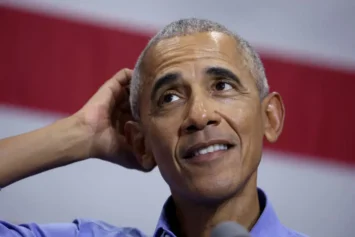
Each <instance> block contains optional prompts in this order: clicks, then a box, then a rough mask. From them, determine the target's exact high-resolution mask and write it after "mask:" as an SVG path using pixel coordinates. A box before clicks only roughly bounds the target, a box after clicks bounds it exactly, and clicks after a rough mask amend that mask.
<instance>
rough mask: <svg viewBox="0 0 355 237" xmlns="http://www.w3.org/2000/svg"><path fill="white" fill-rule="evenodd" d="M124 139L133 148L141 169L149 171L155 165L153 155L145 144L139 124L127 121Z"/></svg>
mask: <svg viewBox="0 0 355 237" xmlns="http://www.w3.org/2000/svg"><path fill="white" fill-rule="evenodd" d="M124 133H125V137H126V141H127V143H128V145H129V146H130V147H132V149H133V153H134V155H135V157H136V159H137V162H138V163H139V164H140V165H141V167H142V168H143V170H146V171H150V170H152V169H154V167H155V166H156V163H155V159H154V156H153V154H152V152H151V150H150V149H149V147H148V146H149V145H148V144H146V141H145V137H144V134H143V131H142V129H141V125H140V124H139V123H138V122H135V121H128V122H126V124H125V127H124Z"/></svg>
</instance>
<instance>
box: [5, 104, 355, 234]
mask: <svg viewBox="0 0 355 237" xmlns="http://www.w3.org/2000/svg"><path fill="white" fill-rule="evenodd" d="M59 117H61V115H50V114H44V113H35V112H32V113H31V112H30V111H28V110H27V111H26V110H17V109H12V108H8V107H4V106H3V107H1V106H0V137H6V136H10V135H15V134H18V133H21V132H25V131H30V130H32V129H35V128H39V127H41V126H43V125H46V124H48V123H51V122H53V121H54V120H55V119H57V118H59ZM299 158H300V157H297V155H291V154H280V153H273V152H270V151H268V152H265V154H264V159H263V162H262V164H261V167H260V170H259V186H260V187H262V188H263V189H264V190H266V192H267V193H268V195H269V198H270V199H271V201H272V203H273V205H274V206H275V208H276V211H277V212H278V214H279V216H280V218H281V220H282V221H283V222H284V223H285V224H287V225H289V226H290V227H293V228H295V229H297V230H299V231H302V232H305V233H307V234H309V235H311V236H324V237H326V236H329V237H331V236H352V235H353V233H355V225H354V223H353V221H354V220H355V212H354V209H353V200H355V172H354V171H355V169H350V168H346V167H341V166H337V165H335V164H322V163H319V162H308V161H306V159H299ZM127 181H129V182H127ZM143 184H144V185H143ZM138 187H139V188H138ZM168 195H169V190H168V188H167V186H166V184H165V183H164V181H163V179H162V178H161V177H160V174H159V172H158V170H155V171H154V172H152V173H149V174H143V173H140V172H134V171H129V170H125V169H123V168H120V167H118V166H115V165H111V164H108V163H104V162H100V161H97V160H88V161H85V162H81V163H77V164H74V165H70V166H67V167H63V168H60V169H56V170H53V171H50V172H46V173H43V174H40V175H37V176H35V177H31V178H28V179H26V180H23V181H20V182H18V183H16V184H13V185H11V186H10V187H8V188H5V189H3V190H2V191H1V202H0V210H1V212H0V219H5V220H12V221H18V222H30V221H35V222H41V223H43V222H45V223H46V222H60V221H64V222H65V221H71V220H72V219H74V218H76V217H85V218H95V219H101V220H104V221H108V222H110V223H112V224H115V225H118V226H136V227H139V228H141V229H142V230H143V231H145V232H146V233H152V232H153V230H154V227H155V224H156V220H157V218H158V216H159V214H160V209H161V206H162V204H163V203H164V201H165V198H166V197H167V196H168Z"/></svg>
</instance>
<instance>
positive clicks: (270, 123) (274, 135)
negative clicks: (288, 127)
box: [263, 92, 285, 143]
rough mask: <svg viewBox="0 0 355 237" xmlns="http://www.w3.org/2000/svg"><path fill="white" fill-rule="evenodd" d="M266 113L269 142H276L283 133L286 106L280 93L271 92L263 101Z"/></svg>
mask: <svg viewBox="0 0 355 237" xmlns="http://www.w3.org/2000/svg"><path fill="white" fill-rule="evenodd" d="M263 108H264V113H265V121H264V122H265V137H266V139H267V140H268V141H269V142H272V143H273V142H276V141H277V139H278V137H279V136H280V135H281V132H282V129H283V124H284V119H285V108H284V104H283V102H282V98H281V96H280V94H279V93H277V92H273V93H270V94H269V95H268V96H267V97H266V98H265V99H264V101H263Z"/></svg>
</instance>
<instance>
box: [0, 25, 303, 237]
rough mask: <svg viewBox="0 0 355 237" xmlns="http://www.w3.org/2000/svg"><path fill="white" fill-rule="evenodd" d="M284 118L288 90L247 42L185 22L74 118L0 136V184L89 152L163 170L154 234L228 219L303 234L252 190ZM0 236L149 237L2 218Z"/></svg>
mask: <svg viewBox="0 0 355 237" xmlns="http://www.w3.org/2000/svg"><path fill="white" fill-rule="evenodd" d="M132 73H133V74H132ZM131 77H132V80H131ZM129 84H130V90H129V91H128V90H127V88H128V85H129ZM128 97H129V101H128ZM129 102H130V103H129ZM142 105H144V106H142ZM130 109H131V110H130ZM131 115H132V116H133V117H132V116H131ZM283 120H284V106H283V103H282V100H281V96H280V95H279V94H278V93H275V92H273V93H269V88H268V83H267V79H266V77H265V73H264V69H263V65H262V63H261V61H260V59H259V57H258V55H257V54H256V52H254V50H253V49H252V48H251V47H250V46H249V44H248V43H247V42H246V41H244V40H243V39H241V38H240V37H238V36H237V35H234V34H233V33H232V32H230V31H229V30H227V29H226V28H225V27H223V26H221V25H219V24H217V23H214V22H211V21H207V20H200V19H184V20H179V21H176V22H173V23H171V24H169V25H168V26H166V27H165V28H164V29H163V30H162V31H160V32H159V33H158V34H157V35H156V36H155V37H154V38H153V39H152V40H151V41H150V42H149V44H148V46H147V47H146V48H145V50H144V51H143V52H142V54H141V56H140V57H139V59H138V61H137V64H136V67H135V68H134V71H133V72H132V71H131V70H128V69H123V70H121V71H120V72H118V73H117V74H116V75H115V76H114V77H113V78H112V79H110V80H109V81H107V82H106V83H105V84H104V85H103V86H102V87H101V88H100V89H99V90H98V92H97V93H96V94H95V95H94V96H93V97H92V98H91V99H90V100H89V101H88V102H87V104H86V105H84V107H83V108H82V109H80V110H79V111H78V112H77V113H75V114H74V115H72V116H70V117H68V118H65V119H62V120H60V121H57V122H55V123H54V124H52V125H50V126H48V127H45V128H42V129H39V130H36V131H33V132H30V133H26V134H22V135H19V136H15V137H10V138H7V139H4V140H1V141H0V150H1V157H0V185H1V186H2V187H5V186H7V185H9V184H11V183H13V182H16V181H18V180H20V179H22V178H25V177H28V176H30V175H33V174H36V173H39V172H42V171H44V170H49V169H52V168H55V167H58V166H63V165H66V164H70V163H73V162H77V161H81V160H85V159H87V158H89V157H99V158H101V159H103V160H106V161H111V162H114V163H117V164H119V165H122V166H124V167H127V168H132V169H139V170H142V171H150V170H152V169H153V168H154V167H155V166H158V168H159V170H160V172H161V174H162V177H163V178H164V180H165V181H166V182H167V184H168V185H169V187H170V190H171V197H170V198H169V199H168V200H167V202H166V203H165V205H164V207H163V211H162V215H161V218H160V219H159V221H158V224H157V228H156V231H155V233H154V237H160V236H169V237H174V236H187V237H194V236H201V237H207V236H209V235H210V232H211V230H212V229H213V227H215V226H216V225H217V224H219V223H221V222H224V221H235V222H238V223H239V224H241V225H242V226H244V227H245V228H246V229H248V230H249V231H250V232H251V235H252V236H253V237H261V236H273V237H276V236H280V237H281V236H282V237H283V236H303V235H301V234H298V233H296V232H294V231H291V230H289V229H287V228H286V227H283V226H282V225H281V224H280V222H279V220H278V219H277V217H276V214H275V213H274V211H273V209H272V206H271V204H270V203H269V201H268V200H267V198H266V196H265V194H264V193H263V191H262V190H261V189H258V188H257V169H258V165H259V163H260V159H261V156H262V146H263V139H264V137H265V138H266V139H267V140H268V141H269V142H275V141H276V140H277V139H278V136H279V135H280V134H281V131H282V127H283ZM0 236H6V237H7V236H67V237H70V236H144V234H143V233H141V232H140V231H139V230H138V229H132V228H117V227H114V226H110V225H108V224H105V223H103V222H95V221H88V220H76V221H74V222H73V223H70V224H67V225H53V224H52V225H35V224H31V225H22V226H14V225H11V224H10V223H6V222H1V225H0Z"/></svg>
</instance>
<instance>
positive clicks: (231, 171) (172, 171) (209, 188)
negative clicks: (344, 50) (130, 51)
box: [140, 32, 264, 200]
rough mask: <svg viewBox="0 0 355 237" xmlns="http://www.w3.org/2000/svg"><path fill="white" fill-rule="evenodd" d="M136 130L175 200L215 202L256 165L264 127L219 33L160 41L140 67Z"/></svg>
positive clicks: (233, 52)
mask: <svg viewBox="0 0 355 237" xmlns="http://www.w3.org/2000/svg"><path fill="white" fill-rule="evenodd" d="M144 71H145V75H148V76H147V78H145V79H144V80H145V81H144V85H143V92H142V95H141V101H140V104H141V110H140V114H141V119H142V121H141V122H142V124H141V125H142V130H143V134H144V137H145V143H146V147H147V149H148V150H149V151H150V152H151V153H152V157H154V159H155V162H156V163H157V165H158V167H159V169H160V172H161V174H162V176H163V178H164V179H165V181H166V182H167V183H168V185H169V186H170V189H171V191H172V193H173V194H175V195H179V196H181V197H185V198H190V199H191V198H192V199H194V200H201V199H204V200H220V199H224V198H227V197H229V196H231V195H233V194H235V192H236V191H238V190H239V189H240V188H241V187H242V186H243V185H244V184H245V182H246V181H247V180H248V178H249V177H250V176H251V174H253V173H254V172H255V171H256V169H257V167H258V164H259V162H260V158H261V150H262V142H263V133H264V122H263V115H262V111H263V109H262V105H261V102H260V97H259V94H258V90H257V88H256V84H255V79H254V78H253V77H252V75H251V74H250V71H249V70H248V68H247V66H246V65H245V62H244V58H243V56H242V54H241V52H238V50H237V42H236V41H235V40H234V39H233V38H232V37H230V36H227V35H225V34H222V33H217V32H209V33H199V34H194V35H189V36H183V37H174V38H170V39H165V40H162V41H160V42H159V43H158V44H157V45H155V46H154V47H153V48H151V49H150V50H149V52H148V54H147V56H146V58H145V62H144Z"/></svg>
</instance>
